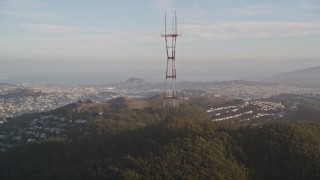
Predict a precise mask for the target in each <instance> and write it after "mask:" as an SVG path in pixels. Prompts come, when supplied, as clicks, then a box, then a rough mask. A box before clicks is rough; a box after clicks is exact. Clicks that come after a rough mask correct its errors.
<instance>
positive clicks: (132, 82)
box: [125, 77, 149, 86]
mask: <svg viewBox="0 0 320 180" xmlns="http://www.w3.org/2000/svg"><path fill="white" fill-rule="evenodd" d="M125 83H126V86H139V85H146V84H149V82H148V81H146V80H144V79H141V78H134V77H132V78H129V79H127V80H126V82H125Z"/></svg>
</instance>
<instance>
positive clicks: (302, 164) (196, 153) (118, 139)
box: [0, 105, 320, 179]
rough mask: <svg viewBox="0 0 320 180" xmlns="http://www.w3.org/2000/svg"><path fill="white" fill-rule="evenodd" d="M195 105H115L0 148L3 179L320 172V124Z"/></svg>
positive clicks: (304, 175)
mask: <svg viewBox="0 0 320 180" xmlns="http://www.w3.org/2000/svg"><path fill="white" fill-rule="evenodd" d="M209 119H210V118H209V116H208V114H207V113H206V112H205V111H204V109H202V108H201V107H199V106H195V105H181V106H180V107H179V108H178V109H167V110H162V109H157V108H150V107H148V108H143V109H116V110H114V111H110V112H108V113H104V114H102V115H96V116H94V118H93V119H92V120H91V121H90V122H88V124H87V125H86V126H79V127H78V128H73V129H70V130H69V131H68V132H66V133H65V134H64V135H61V136H59V137H57V138H54V139H49V140H46V141H42V142H35V143H29V144H26V145H19V146H16V147H13V148H11V149H9V150H7V151H5V152H2V153H0V179H320V124H319V123H298V122H295V123H294V122H287V123H274V124H267V125H262V126H246V127H235V126H233V125H232V124H224V125H221V124H215V123H214V122H212V121H210V120H209Z"/></svg>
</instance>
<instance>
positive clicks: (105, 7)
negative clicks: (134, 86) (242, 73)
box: [0, 0, 320, 62]
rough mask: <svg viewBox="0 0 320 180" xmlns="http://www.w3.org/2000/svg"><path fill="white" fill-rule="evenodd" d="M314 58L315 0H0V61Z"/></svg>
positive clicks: (317, 40) (319, 34)
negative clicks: (174, 28) (172, 55)
mask: <svg viewBox="0 0 320 180" xmlns="http://www.w3.org/2000/svg"><path fill="white" fill-rule="evenodd" d="M175 10H176V11H177V16H178V31H179V33H181V34H182V37H181V38H180V39H178V43H177V61H178V60H180V61H188V60H194V61H200V62H201V61H203V60H206V61H208V60H210V61H215V60H228V59H232V60H235V59H238V60H248V59H249V60H269V59H273V60H275V59H279V60H282V59H285V60H290V59H303V58H308V59H317V58H320V50H319V47H320V1H319V0H303V1H302V0H280V1H279V0H268V1H265V0H264V1H262V0H117V1H115V0H114V1H111V0H92V1H88V0H0V61H3V60H19V61H20V60H24V61H26V60H41V61H46V60H82V61H91V60H105V61H108V60H132V61H135V60H148V59H150V60H158V59H165V58H166V57H165V53H164V51H165V49H164V40H163V39H162V38H161V37H160V34H161V33H162V32H163V21H164V20H163V18H164V12H165V11H167V13H168V14H170V15H172V13H173V12H174V11H175Z"/></svg>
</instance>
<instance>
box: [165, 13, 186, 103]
mask: <svg viewBox="0 0 320 180" xmlns="http://www.w3.org/2000/svg"><path fill="white" fill-rule="evenodd" d="M167 29H170V30H171V32H168V31H167ZM161 36H162V37H164V38H165V42H166V52H167V68H166V79H165V90H164V99H163V107H164V108H165V107H166V106H167V105H168V104H169V103H170V104H172V106H173V107H176V106H177V105H178V97H177V87H176V79H177V71H176V63H175V61H176V42H177V37H178V36H181V35H180V34H178V29H177V15H176V12H175V13H174V17H173V19H172V24H171V26H169V27H168V26H167V15H166V14H165V18H164V34H161ZM169 101H171V102H169Z"/></svg>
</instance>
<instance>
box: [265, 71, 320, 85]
mask: <svg viewBox="0 0 320 180" xmlns="http://www.w3.org/2000/svg"><path fill="white" fill-rule="evenodd" d="M264 82H269V83H279V84H286V85H294V86H301V87H309V88H320V66H318V67H311V68H308V69H302V70H297V71H293V72H286V73H281V74H278V75H275V76H273V77H270V78H267V79H265V80H264Z"/></svg>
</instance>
